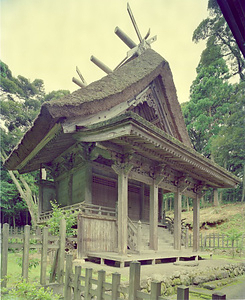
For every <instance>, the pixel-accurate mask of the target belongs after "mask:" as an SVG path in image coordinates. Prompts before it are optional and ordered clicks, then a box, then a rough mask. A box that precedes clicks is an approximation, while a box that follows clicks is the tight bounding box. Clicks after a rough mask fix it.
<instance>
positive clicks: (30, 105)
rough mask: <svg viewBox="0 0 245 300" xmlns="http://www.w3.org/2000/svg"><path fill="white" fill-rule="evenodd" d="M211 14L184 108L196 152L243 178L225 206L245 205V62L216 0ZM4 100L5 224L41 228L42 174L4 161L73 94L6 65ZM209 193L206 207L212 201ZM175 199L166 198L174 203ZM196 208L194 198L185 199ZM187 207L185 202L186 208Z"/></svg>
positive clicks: (225, 195) (199, 35)
mask: <svg viewBox="0 0 245 300" xmlns="http://www.w3.org/2000/svg"><path fill="white" fill-rule="evenodd" d="M208 12H209V16H208V18H206V19H205V20H203V21H202V22H201V23H200V24H199V26H198V27H197V28H196V30H195V31H194V33H193V42H195V43H198V42H199V41H201V40H204V41H206V48H205V49H204V51H203V52H202V54H201V57H200V62H199V64H198V66H197V68H196V73H197V75H196V79H195V80H194V81H193V83H192V85H191V88H190V100H189V101H188V102H185V103H182V104H181V108H182V112H183V116H184V119H185V123H186V126H187V130H188V133H189V136H190V139H191V142H192V144H193V147H194V149H195V150H196V151H198V152H199V153H201V154H203V155H204V156H205V157H207V158H209V159H211V160H213V161H215V162H216V163H218V164H219V165H221V166H222V167H224V168H226V169H227V170H228V171H230V172H232V173H233V174H235V175H236V176H238V177H240V178H241V179H243V183H241V184H240V185H239V186H238V187H237V189H222V190H220V191H219V203H220V204H221V203H232V202H243V201H244V196H245V183H244V177H245V176H244V174H245V142H244V133H245V118H244V116H245V60H244V58H243V56H242V54H241V52H240V50H239V48H238V46H237V44H236V41H235V39H234V37H233V35H232V33H231V31H230V29H229V27H228V25H227V23H226V21H225V20H224V18H223V15H222V13H221V11H220V9H219V7H218V5H217V3H216V1H215V0H209V3H208ZM0 72H1V75H0V76H1V77H0V90H1V95H0V101H1V124H0V125H1V126H0V130H1V189H0V190H1V203H0V205H1V220H2V221H1V222H2V223H3V222H8V223H9V224H10V225H14V226H15V225H25V224H28V223H30V222H31V221H32V224H33V225H35V224H36V216H37V204H38V187H37V186H36V184H35V182H36V181H37V180H38V178H39V173H38V171H36V172H32V173H29V174H24V175H20V174H18V173H17V172H12V171H10V172H9V171H7V170H6V169H5V168H4V167H3V165H2V164H3V161H4V159H5V158H6V157H7V155H9V154H10V152H11V150H12V149H13V148H14V147H15V146H16V144H17V143H18V142H19V140H20V139H21V137H22V136H23V134H24V133H25V132H26V130H28V129H29V128H30V126H31V125H32V122H33V120H34V119H35V117H36V116H37V115H38V113H39V111H40V107H41V105H42V103H44V102H45V101H51V100H52V99H58V98H61V97H63V96H64V95H67V94H69V93H70V92H69V91H68V90H58V91H53V92H51V93H48V94H46V93H45V85H44V82H43V80H42V79H35V80H34V81H32V82H31V81H30V80H29V79H27V78H25V77H24V76H22V75H19V76H17V77H14V76H13V75H12V72H11V70H10V69H9V68H8V66H7V65H6V64H5V63H4V62H3V61H1V62H0ZM212 193H213V191H212V190H207V192H206V194H205V196H204V199H203V200H202V205H207V204H208V203H212V201H213V196H212ZM172 198H173V197H172V195H171V194H168V195H165V196H164V200H165V201H167V203H168V204H171V201H172ZM184 201H188V205H191V199H189V200H188V199H185V198H184V197H183V202H184ZM184 205H185V203H183V206H184Z"/></svg>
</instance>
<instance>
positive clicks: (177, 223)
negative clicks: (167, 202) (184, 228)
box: [174, 188, 181, 250]
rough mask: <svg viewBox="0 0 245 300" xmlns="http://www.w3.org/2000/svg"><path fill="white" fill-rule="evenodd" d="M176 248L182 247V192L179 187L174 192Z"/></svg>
mask: <svg viewBox="0 0 245 300" xmlns="http://www.w3.org/2000/svg"><path fill="white" fill-rule="evenodd" d="M174 249H175V250H180V249H181V193H180V190H179V188H177V191H176V192H175V193H174Z"/></svg>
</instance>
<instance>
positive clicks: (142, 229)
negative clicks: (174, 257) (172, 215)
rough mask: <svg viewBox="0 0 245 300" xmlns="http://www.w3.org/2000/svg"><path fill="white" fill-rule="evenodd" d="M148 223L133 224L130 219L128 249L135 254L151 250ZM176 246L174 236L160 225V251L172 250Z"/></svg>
mask: <svg viewBox="0 0 245 300" xmlns="http://www.w3.org/2000/svg"><path fill="white" fill-rule="evenodd" d="M149 230H150V225H149V224H148V223H141V222H140V221H139V222H132V220H130V219H129V218H128V248H129V249H130V250H131V252H133V253H137V252H142V251H147V250H150V249H149ZM173 244H174V238H173V235H172V234H171V233H170V232H169V230H168V229H166V228H165V227H163V226H162V225H160V224H159V226H158V250H159V251H161V250H162V251H165V250H172V249H173Z"/></svg>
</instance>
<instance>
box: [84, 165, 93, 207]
mask: <svg viewBox="0 0 245 300" xmlns="http://www.w3.org/2000/svg"><path fill="white" fill-rule="evenodd" d="M84 169H85V183H84V184H85V185H84V199H85V202H86V203H92V182H93V174H92V165H91V163H90V161H87V162H86V165H85V167H84Z"/></svg>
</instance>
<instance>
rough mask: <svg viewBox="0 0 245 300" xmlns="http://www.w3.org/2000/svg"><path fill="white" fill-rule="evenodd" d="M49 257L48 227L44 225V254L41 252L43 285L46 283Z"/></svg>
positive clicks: (41, 279) (41, 280) (41, 282)
mask: <svg viewBox="0 0 245 300" xmlns="http://www.w3.org/2000/svg"><path fill="white" fill-rule="evenodd" d="M47 258H48V227H44V228H43V236H42V254H41V274H40V284H41V285H46V272H47Z"/></svg>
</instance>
